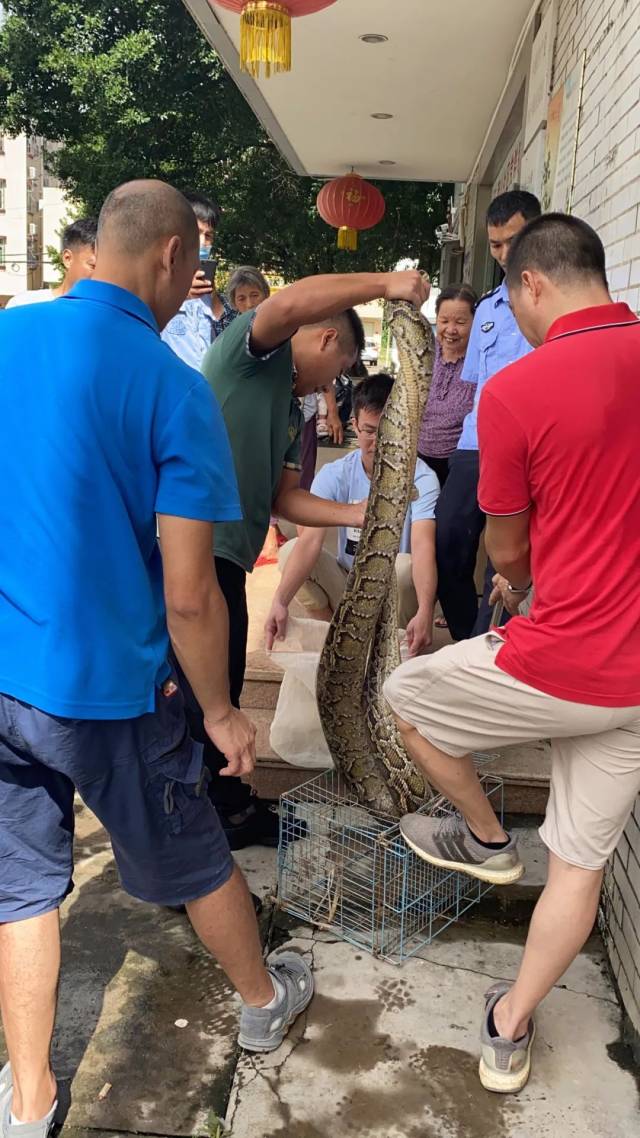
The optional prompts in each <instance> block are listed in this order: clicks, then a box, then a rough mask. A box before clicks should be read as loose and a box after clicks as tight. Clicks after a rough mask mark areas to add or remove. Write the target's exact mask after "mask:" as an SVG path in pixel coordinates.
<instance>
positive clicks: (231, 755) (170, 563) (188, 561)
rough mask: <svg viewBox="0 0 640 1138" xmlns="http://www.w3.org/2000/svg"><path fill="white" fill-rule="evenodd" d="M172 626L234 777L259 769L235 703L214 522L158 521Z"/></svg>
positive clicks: (249, 731) (249, 729)
mask: <svg viewBox="0 0 640 1138" xmlns="http://www.w3.org/2000/svg"><path fill="white" fill-rule="evenodd" d="M158 526H159V532H160V549H161V552H162V566H163V577H164V595H165V604H166V609H167V626H168V629H169V636H170V637H171V641H172V643H173V647H174V650H175V653H176V656H177V657H178V660H179V661H180V665H181V667H182V668H183V670H184V673H185V675H186V677H187V679H188V680H189V683H190V684H191V687H192V688H193V691H194V694H195V697H196V699H197V700H198V703H199V704H200V707H201V708H202V711H203V713H204V720H205V728H206V730H207V734H208V735H209V736H210V738H211V739H212V740H213V742H214V743H215V744H216V746H217V747H218V748H219V750H221V751H222V753H223V754H224V755H225V757H226V759H227V761H228V763H229V769H228V773H229V774H245V773H248V772H249V771H251V770H252V769H253V766H254V765H255V727H254V726H253V724H252V723H250V722H249V720H248V719H246V718H245V716H244V715H243V714H242V713H241V712H239V711H237V709H236V708H235V707H232V705H231V701H230V698H229V671H228V668H229V665H228V642H229V627H228V611H227V605H226V601H225V599H224V597H223V595H222V592H221V590H220V586H219V584H218V579H217V577H216V571H215V563H214V559H213V526H212V525H211V524H210V523H209V522H200V521H193V520H191V519H189V518H177V517H172V516H170V515H168V514H159V515H158Z"/></svg>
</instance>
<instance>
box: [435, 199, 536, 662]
mask: <svg viewBox="0 0 640 1138" xmlns="http://www.w3.org/2000/svg"><path fill="white" fill-rule="evenodd" d="M539 213H540V203H539V201H538V199H537V198H536V197H534V195H533V194H529V193H527V192H526V191H524V190H509V191H507V192H506V193H504V194H499V195H498V197H496V198H494V199H493V201H492V202H491V204H490V205H489V209H488V210H487V237H488V240H489V249H490V252H491V255H492V257H493V258H494V259H495V260H496V261H497V262H498V264H499V265H500V268H501V269H504V268H505V265H506V263H507V256H508V254H509V249H510V247H511V242H512V241H513V238H514V237H515V236H516V234H517V233H519V232H520V230H521V229H523V228H524V226H525V225H526V223H527V221H530V220H531V218H534V217H538V215H539ZM530 351H531V345H530V344H529V343H528V341H527V340H526V339H525V337H524V336H523V335H522V332H521V331H520V329H519V328H518V325H517V324H516V321H515V318H514V315H513V313H512V311H511V308H510V305H509V293H508V291H507V285H506V281H504V280H503V282H502V284H500V285H499V286H498V288H496V289H494V291H493V292H490V293H489V295H488V296H485V297H483V299H482V300H481V301H480V303H479V304H478V307H477V308H476V312H475V316H474V318H473V327H472V329H471V336H470V339H469V347H468V348H467V354H466V358H465V361H464V367H463V369H462V379H464V380H466V381H467V382H468V383H475V384H476V385H477V386H476V394H475V400H474V404H473V408H472V409H471V411H470V412H469V414H468V415H467V417H466V418H465V420H464V423H463V425H462V434H461V435H460V440H459V442H458V449H457V450H456V451H455V452H454V454H453V455H452V456H451V459H450V463H449V477H448V478H447V481H446V483H445V485H444V487H443V490H442V493H441V495H440V499H439V501H438V508H437V512H436V518H437V526H436V555H437V562H438V598H439V600H440V604H441V606H442V611H443V613H444V615H445V618H446V621H447V624H448V626H449V631H450V633H451V635H452V637H453V639H454V640H466V639H467V637H469V636H472V635H479V634H480V633H481V632H486V631H487V629H488V627H489V620H490V610H489V605H488V596H489V593H490V591H491V577H492V576H493V570H492V568H491V567H490V566H489V567H488V568H487V575H486V584H485V597H484V598H483V604H482V606H481V609H480V613H478V597H477V593H476V585H475V580H474V573H475V567H476V559H477V556H478V545H479V543H480V535H481V534H482V531H483V529H484V526H485V516H484V514H483V513H482V510H481V509H480V507H479V506H478V478H479V475H480V460H479V454H478V428H477V416H478V403H479V400H480V394H481V392H482V389H483V387H484V385H485V383H486V382H487V380H489V379H490V378H491V376H492V375H495V374H496V372H498V371H501V370H502V368H504V367H507V365H508V364H511V363H514V362H515V360H519V359H520V358H521V357H522V356H524V355H526V354H527V352H530Z"/></svg>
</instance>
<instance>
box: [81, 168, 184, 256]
mask: <svg viewBox="0 0 640 1138" xmlns="http://www.w3.org/2000/svg"><path fill="white" fill-rule="evenodd" d="M174 236H175V237H180V238H181V240H182V242H183V244H184V246H185V248H187V249H192V248H195V247H196V246H197V245H198V223H197V221H196V216H195V214H194V212H193V209H192V207H191V205H190V204H189V202H188V201H187V199H186V198H185V197H183V195H182V194H181V193H180V191H179V190H176V189H174V187H173V186H170V185H168V184H167V183H166V182H160V181H156V180H153V179H150V178H149V179H144V180H143V179H141V180H139V181H135V182H125V183H124V185H122V186H118V187H117V188H116V189H115V190H112V191H111V193H110V194H109V196H108V197H107V198H106V200H105V203H104V205H103V207H102V209H101V211H100V217H99V219H98V239H97V244H98V249H99V252H100V254H105V253H106V254H118V255H120V256H129V257H141V256H142V257H143V256H145V255H146V254H147V253H149V252H150V251H151V250H152V249H153V248H154V247H156V246H157V245H158V244H159V243H161V242H163V241H166V240H167V239H169V238H171V237H174Z"/></svg>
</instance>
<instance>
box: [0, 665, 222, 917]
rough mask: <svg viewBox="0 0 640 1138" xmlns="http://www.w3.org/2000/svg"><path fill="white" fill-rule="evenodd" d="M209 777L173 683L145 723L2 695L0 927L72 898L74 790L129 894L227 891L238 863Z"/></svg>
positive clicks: (174, 901) (164, 900)
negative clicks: (52, 711)
mask: <svg viewBox="0 0 640 1138" xmlns="http://www.w3.org/2000/svg"><path fill="white" fill-rule="evenodd" d="M207 779H208V773H207V771H206V769H205V768H204V766H203V762H202V745H201V744H200V743H194V742H193V741H192V739H191V738H190V736H189V733H188V730H187V723H186V719H185V715H184V703H183V699H182V694H181V693H180V690H179V688H178V687H177V686H176V684H175V683H174V682H173V681H171V680H169V681H167V682H166V683H165V684H164V685H163V687H162V689H161V690H159V691H158V694H157V698H156V709H155V712H153V713H150V714H148V715H141V716H139V717H138V718H137V719H111V720H83V719H63V718H60V717H58V716H55V715H47V714H46V713H45V712H43V711H39V710H38V709H37V708H35V707H30V706H29V705H28V704H25V703H21V702H20V701H19V700H17V699H13V698H12V697H11V696H7V695H0V923H1V922H7V921H17V920H24V919H26V918H27V917H35V916H39V915H40V914H42V913H47V912H49V911H50V910H52V909H56V908H57V907H58V906H59V905H60V903H61V902H62V901H63V899H64V898H65V897H66V895H67V894H68V893H70V892H71V890H72V888H73V881H72V873H73V821H74V812H73V799H74V791H75V790H77V791H78V793H79V794H80V796H81V798H82V799H83V801H84V802H85V803H86V804H87V806H88V807H89V809H90V810H92V811H93V813H94V814H95V815H96V817H97V818H98V819H99V820H100V822H101V823H102V824H103V826H104V827H105V829H106V830H107V831H108V833H109V836H110V838H111V844H112V847H113V852H114V855H115V859H116V863H117V866H118V870H119V873H120V878H121V881H122V884H123V886H124V888H125V889H126V890H127V892H128V893H131V895H132V896H134V897H138V898H140V900H142V901H151V902H154V903H155V904H159V905H180V904H183V903H184V902H185V901H193V900H195V899H196V898H197V897H204V896H205V895H206V894H207V893H211V892H212V891H213V890H214V889H219V888H220V886H221V885H224V883H225V882H226V881H228V879H229V877H230V876H231V874H232V872H233V867H234V862H233V858H232V856H231V853H230V851H229V844H228V842H227V839H226V836H225V833H224V830H223V829H222V826H221V824H220V821H219V819H218V815H217V814H216V812H215V809H214V807H213V806H212V804H211V802H210V800H209V798H208V795H207V790H206V781H207Z"/></svg>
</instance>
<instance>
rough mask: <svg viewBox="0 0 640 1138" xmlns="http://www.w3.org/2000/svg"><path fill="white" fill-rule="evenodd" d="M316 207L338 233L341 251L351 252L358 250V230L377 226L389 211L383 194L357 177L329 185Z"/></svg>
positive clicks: (325, 187) (354, 175) (322, 192)
mask: <svg viewBox="0 0 640 1138" xmlns="http://www.w3.org/2000/svg"><path fill="white" fill-rule="evenodd" d="M316 205H317V207H318V213H319V214H320V217H321V218H322V220H323V221H326V222H327V224H328V225H333V226H334V227H335V228H336V229H337V230H338V249H349V250H350V251H351V252H353V250H354V249H357V248H358V230H359V229H371V228H372V226H374V225H377V224H378V222H379V221H382V218H383V217H384V211H385V208H386V207H385V201H384V198H383V196H382V194H381V193H380V190H378V189H376V187H375V186H372V185H371V182H365V180H364V178H361V177H360V175H359V174H354V173H351V174H347V175H346V176H345V177H343V178H334V179H333V181H332V182H326V183H325V185H324V186H323V187H322V189H321V190H320V193H319V194H318V197H317V199H316Z"/></svg>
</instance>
